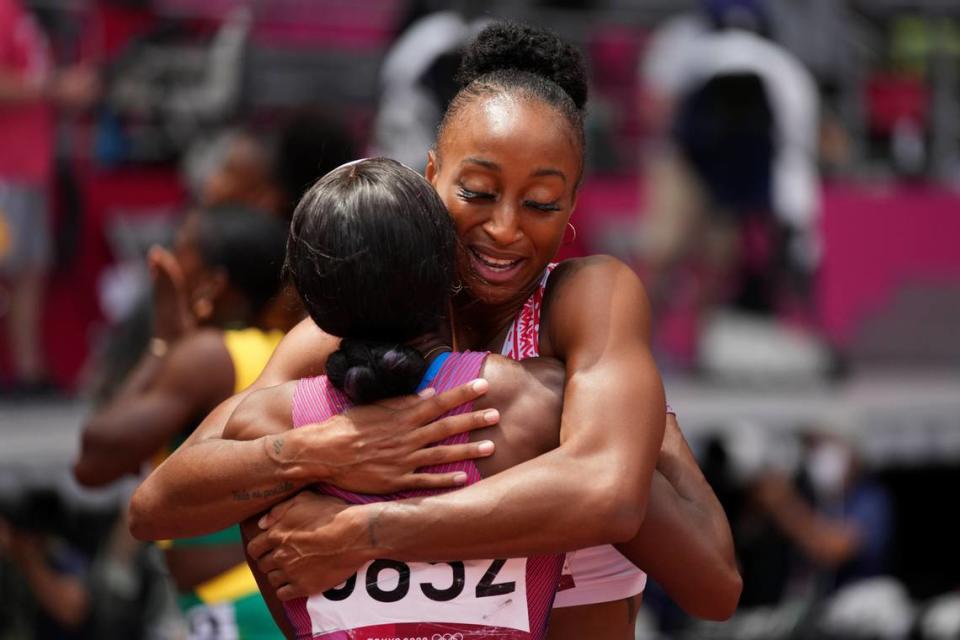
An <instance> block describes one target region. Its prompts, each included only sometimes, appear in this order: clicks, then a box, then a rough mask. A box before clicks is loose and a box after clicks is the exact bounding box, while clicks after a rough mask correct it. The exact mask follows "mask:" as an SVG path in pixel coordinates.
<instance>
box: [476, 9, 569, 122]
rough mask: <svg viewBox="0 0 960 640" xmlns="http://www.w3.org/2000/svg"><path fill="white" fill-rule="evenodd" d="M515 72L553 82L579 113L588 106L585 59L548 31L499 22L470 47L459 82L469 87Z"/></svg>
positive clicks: (485, 31) (478, 35)
mask: <svg viewBox="0 0 960 640" xmlns="http://www.w3.org/2000/svg"><path fill="white" fill-rule="evenodd" d="M507 69H514V70H516V71H526V72H528V73H532V74H534V75H538V76H542V77H544V78H546V79H548V80H551V81H553V82H554V83H556V84H557V85H559V86H560V88H561V89H563V90H564V91H566V93H567V95H569V96H570V98H571V99H572V100H573V103H574V105H576V107H577V109H580V110H583V107H584V105H586V104H587V72H586V67H585V66H584V62H583V56H582V55H581V54H580V51H578V50H577V48H576V47H574V46H573V45H571V44H568V43H566V42H564V41H563V40H561V39H560V38H559V36H557V35H556V34H554V33H551V32H549V31H545V30H542V29H535V28H533V27H530V26H527V25H522V24H516V23H513V22H496V23H494V24H491V25H490V26H489V27H487V28H486V29H484V30H483V31H481V32H480V33H479V34H477V37H476V38H475V39H474V41H473V42H472V43H470V45H469V46H468V47H467V50H466V52H465V53H464V55H463V61H462V62H461V63H460V70H459V71H458V72H457V81H458V82H460V83H461V85H462V86H467V85H468V84H470V83H471V82H473V81H474V80H476V79H477V78H479V77H481V76H483V75H486V74H488V73H492V72H494V71H502V70H507Z"/></svg>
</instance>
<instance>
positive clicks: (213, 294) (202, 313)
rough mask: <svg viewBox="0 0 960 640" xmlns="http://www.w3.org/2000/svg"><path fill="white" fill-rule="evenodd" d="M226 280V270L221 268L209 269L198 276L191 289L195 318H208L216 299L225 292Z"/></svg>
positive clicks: (227, 280)
mask: <svg viewBox="0 0 960 640" xmlns="http://www.w3.org/2000/svg"><path fill="white" fill-rule="evenodd" d="M228 282H229V279H228V278H227V272H226V271H225V270H224V269H221V268H217V269H210V270H208V271H206V272H205V273H204V274H203V275H202V276H201V277H200V278H199V281H198V282H197V285H196V287H194V289H193V296H192V298H193V299H192V302H191V306H192V308H193V312H194V315H196V316H197V319H199V320H208V319H209V317H210V316H211V315H212V314H213V308H214V307H215V306H216V303H217V301H218V300H220V298H222V297H223V296H224V294H226V292H227V284H228Z"/></svg>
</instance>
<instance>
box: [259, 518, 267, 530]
mask: <svg viewBox="0 0 960 640" xmlns="http://www.w3.org/2000/svg"><path fill="white" fill-rule="evenodd" d="M257 526H258V527H260V528H261V529H266V528H267V516H263V517H262V518H260V519H259V520H258V521H257Z"/></svg>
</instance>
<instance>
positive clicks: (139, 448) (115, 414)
mask: <svg viewBox="0 0 960 640" xmlns="http://www.w3.org/2000/svg"><path fill="white" fill-rule="evenodd" d="M160 368H161V359H160V358H158V357H156V356H154V355H152V354H150V353H147V354H146V355H145V356H144V357H143V358H141V360H140V362H139V363H138V364H137V366H136V367H135V368H134V370H133V371H132V372H131V374H130V375H129V376H128V377H127V380H126V381H125V383H124V384H123V386H122V388H121V389H120V390H119V391H118V392H117V393H116V395H115V396H114V397H113V398H112V399H111V401H110V402H109V403H108V404H107V405H105V406H101V407H100V408H99V409H98V410H97V411H96V413H94V414H93V415H92V416H91V417H90V418H89V419H88V420H87V422H86V424H85V425H84V427H83V433H82V437H81V447H80V456H79V457H78V459H77V462H76V464H75V465H74V469H73V472H74V476H75V477H76V478H77V481H78V482H80V483H81V484H83V485H85V486H102V485H105V484H108V483H110V482H113V481H114V480H116V479H117V478H120V477H122V476H124V475H126V474H128V473H137V471H138V470H139V468H140V464H141V463H142V462H143V460H144V459H145V458H147V457H149V456H150V455H152V454H153V453H154V452H155V451H156V449H157V446H155V445H156V443H154V442H153V441H152V439H151V438H149V437H145V436H146V435H147V434H145V433H144V430H143V428H142V425H143V422H142V421H141V420H138V419H137V413H139V411H140V408H141V406H142V405H141V403H140V401H141V399H142V397H143V395H144V393H145V392H146V391H147V390H148V388H149V386H150V384H152V383H153V382H154V381H155V380H156V379H157V375H158V374H159V371H160ZM151 417H152V416H151Z"/></svg>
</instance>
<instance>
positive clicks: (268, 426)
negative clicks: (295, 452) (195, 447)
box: [223, 380, 298, 440]
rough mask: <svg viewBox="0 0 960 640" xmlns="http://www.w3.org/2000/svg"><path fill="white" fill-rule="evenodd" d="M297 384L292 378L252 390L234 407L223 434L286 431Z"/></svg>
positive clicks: (231, 436) (238, 437) (244, 436)
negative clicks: (281, 382)
mask: <svg viewBox="0 0 960 640" xmlns="http://www.w3.org/2000/svg"><path fill="white" fill-rule="evenodd" d="M297 384H298V382H297V381H296V380H291V381H289V382H284V383H283V384H278V385H274V386H272V387H264V388H262V389H257V390H256V391H252V392H251V393H250V394H248V395H247V396H246V397H245V398H244V399H243V401H242V402H241V403H240V404H239V405H237V408H236V409H234V410H233V414H232V415H231V416H230V420H229V421H228V422H227V426H226V427H225V428H224V430H223V437H224V438H225V439H227V440H254V439H256V438H260V437H262V436H266V435H273V434H276V433H282V432H284V431H288V430H289V429H290V428H291V424H290V421H291V418H290V416H291V415H292V413H293V397H294V394H295V393H296V390H297Z"/></svg>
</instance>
